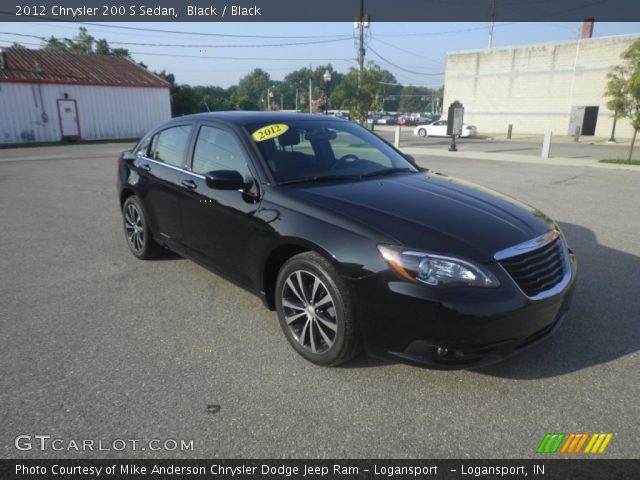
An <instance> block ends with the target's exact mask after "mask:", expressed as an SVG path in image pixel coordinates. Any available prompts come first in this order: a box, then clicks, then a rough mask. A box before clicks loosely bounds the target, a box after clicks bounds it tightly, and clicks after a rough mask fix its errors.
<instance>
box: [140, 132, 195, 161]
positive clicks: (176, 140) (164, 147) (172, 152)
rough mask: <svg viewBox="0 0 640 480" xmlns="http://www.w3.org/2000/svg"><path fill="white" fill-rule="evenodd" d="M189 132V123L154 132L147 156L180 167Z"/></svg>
mask: <svg viewBox="0 0 640 480" xmlns="http://www.w3.org/2000/svg"><path fill="white" fill-rule="evenodd" d="M190 132H191V125H180V126H179V127H171V128H167V129H166V130H163V131H161V132H160V133H158V134H156V135H155V136H154V137H153V140H152V141H151V151H150V152H149V158H152V159H154V160H158V161H159V162H164V163H168V164H169V165H173V166H175V167H182V165H183V161H182V159H183V156H184V151H185V148H186V147H187V142H188V141H189V133H190Z"/></svg>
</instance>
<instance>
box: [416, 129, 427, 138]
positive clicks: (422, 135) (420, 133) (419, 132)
mask: <svg viewBox="0 0 640 480" xmlns="http://www.w3.org/2000/svg"><path fill="white" fill-rule="evenodd" d="M418 135H419V136H421V137H426V136H427V130H426V129H425V128H421V129H420V130H418Z"/></svg>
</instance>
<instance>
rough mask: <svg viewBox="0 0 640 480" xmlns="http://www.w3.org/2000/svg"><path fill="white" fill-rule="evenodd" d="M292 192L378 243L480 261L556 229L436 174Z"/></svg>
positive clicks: (532, 213) (506, 201)
mask: <svg viewBox="0 0 640 480" xmlns="http://www.w3.org/2000/svg"><path fill="white" fill-rule="evenodd" d="M291 193H292V194H294V195H295V196H296V197H297V198H298V200H299V201H303V202H305V203H310V204H313V205H315V206H317V207H320V208H322V209H329V210H331V211H333V212H334V214H337V215H340V216H342V217H344V218H345V219H350V220H351V221H355V222H358V223H359V224H360V225H365V226H367V227H369V228H371V229H372V230H375V231H377V232H379V233H380V237H381V241H393V242H395V243H397V244H401V245H404V246H407V247H411V248H415V249H423V250H428V251H431V252H434V253H444V254H455V255H459V256H463V257H466V258H472V259H476V260H478V261H484V262H489V261H492V260H493V256H494V254H495V253H496V252H497V251H499V250H502V249H505V248H508V247H511V246H513V245H517V244H519V243H522V242H524V241H527V240H530V239H532V238H535V237H537V236H538V235H542V234H543V233H545V232H547V231H549V230H550V229H552V228H553V227H554V225H555V224H554V222H553V221H552V220H551V219H550V218H549V217H547V216H546V215H544V214H543V213H542V212H540V211H539V210H536V209H534V208H533V207H530V206H528V205H526V204H524V203H522V202H519V201H517V200H515V199H513V198H511V197H508V196H506V195H503V194H501V193H498V192H495V191H493V190H490V189H488V188H484V187H481V186H479V185H475V184H473V183H470V182H466V181H464V180H460V179H456V178H453V177H449V176H447V175H442V174H439V173H435V172H421V173H417V174H397V175H393V176H388V177H384V178H375V179H369V180H362V181H357V182H348V183H332V184H310V185H307V186H299V187H297V188H295V189H294V191H292V192H291Z"/></svg>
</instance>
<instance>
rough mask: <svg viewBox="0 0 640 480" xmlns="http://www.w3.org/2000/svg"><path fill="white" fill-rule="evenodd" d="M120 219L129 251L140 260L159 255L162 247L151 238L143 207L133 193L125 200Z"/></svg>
mask: <svg viewBox="0 0 640 480" xmlns="http://www.w3.org/2000/svg"><path fill="white" fill-rule="evenodd" d="M122 221H123V226H124V234H125V237H126V239H127V245H129V250H131V253H133V254H134V255H135V256H136V257H138V258H139V259H141V260H147V259H150V258H154V257H156V256H158V255H159V253H160V252H161V251H162V247H161V246H160V245H158V244H157V243H156V242H155V240H154V239H153V238H152V236H151V231H150V229H149V224H148V222H147V219H146V217H145V213H144V209H143V208H142V204H141V203H140V200H139V199H138V197H136V196H135V195H132V196H131V197H129V198H127V199H126V200H125V202H124V205H123V206H122Z"/></svg>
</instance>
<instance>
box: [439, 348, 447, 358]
mask: <svg viewBox="0 0 640 480" xmlns="http://www.w3.org/2000/svg"><path fill="white" fill-rule="evenodd" d="M448 353H449V349H448V348H445V347H438V348H437V349H436V354H437V355H438V356H439V357H445V356H446V355H447V354H448Z"/></svg>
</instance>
